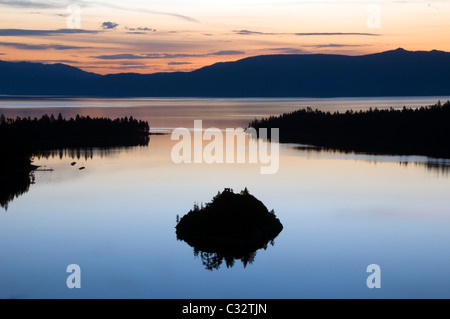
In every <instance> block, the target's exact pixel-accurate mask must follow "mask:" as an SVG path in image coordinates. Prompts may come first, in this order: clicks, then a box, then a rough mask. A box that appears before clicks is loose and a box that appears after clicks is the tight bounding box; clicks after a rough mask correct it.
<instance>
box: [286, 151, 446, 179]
mask: <svg viewBox="0 0 450 319" xmlns="http://www.w3.org/2000/svg"><path fill="white" fill-rule="evenodd" d="M292 148H294V149H296V150H299V151H301V152H302V153H303V154H306V155H318V156H327V157H333V158H344V159H359V160H364V161H366V162H369V163H380V162H396V163H398V164H399V165H400V166H403V167H407V166H411V165H414V166H418V167H423V168H425V169H426V170H427V171H429V172H430V173H436V174H437V175H442V176H444V177H448V175H449V173H450V159H444V158H432V157H427V156H421V155H417V156H416V155H398V154H380V153H369V152H355V151H352V150H345V149H335V148H328V147H316V146H312V145H300V144H292Z"/></svg>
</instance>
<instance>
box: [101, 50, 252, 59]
mask: <svg viewBox="0 0 450 319" xmlns="http://www.w3.org/2000/svg"><path fill="white" fill-rule="evenodd" d="M242 54H245V52H244V51H231V50H230V51H217V52H211V53H204V54H186V53H176V54H172V53H149V54H140V55H138V54H128V53H126V54H111V55H97V56H92V58H95V59H100V60H141V59H142V60H143V59H176V58H199V57H206V56H225V55H242Z"/></svg>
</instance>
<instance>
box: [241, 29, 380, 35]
mask: <svg viewBox="0 0 450 319" xmlns="http://www.w3.org/2000/svg"><path fill="white" fill-rule="evenodd" d="M232 32H234V33H235V34H240V35H296V36H339V35H342V36H344V35H354V36H355V35H360V36H380V34H376V33H360V32H300V33H289V32H284V33H283V32H279V33H270V32H260V31H250V30H233V31H232Z"/></svg>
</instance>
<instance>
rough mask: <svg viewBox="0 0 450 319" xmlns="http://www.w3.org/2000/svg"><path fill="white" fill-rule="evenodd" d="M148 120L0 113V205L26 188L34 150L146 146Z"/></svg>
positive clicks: (30, 179) (36, 151)
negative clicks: (26, 115)
mask: <svg viewBox="0 0 450 319" xmlns="http://www.w3.org/2000/svg"><path fill="white" fill-rule="evenodd" d="M149 129H150V128H149V124H148V123H147V122H144V121H138V120H136V119H134V118H133V117H129V118H128V117H125V118H121V119H115V120H111V119H108V118H91V117H89V116H86V117H84V116H79V115H77V116H76V117H75V118H70V119H65V118H63V117H62V115H61V114H59V115H58V116H57V117H55V116H53V115H50V116H48V115H44V116H42V117H41V118H40V119H38V118H33V119H31V118H30V117H26V118H20V117H17V118H15V119H12V118H6V117H5V116H4V115H1V116H0V148H1V152H0V206H2V207H5V208H7V207H8V203H9V202H10V201H11V200H12V199H14V198H15V197H17V196H19V195H21V194H23V193H25V192H27V191H28V189H29V186H30V184H31V183H32V181H33V180H32V176H30V172H31V171H33V170H35V169H36V168H37V167H36V166H33V165H32V164H31V162H32V157H33V155H34V154H37V153H40V152H42V151H47V150H54V149H63V148H87V147H102V148H103V147H119V146H147V145H148V143H149Z"/></svg>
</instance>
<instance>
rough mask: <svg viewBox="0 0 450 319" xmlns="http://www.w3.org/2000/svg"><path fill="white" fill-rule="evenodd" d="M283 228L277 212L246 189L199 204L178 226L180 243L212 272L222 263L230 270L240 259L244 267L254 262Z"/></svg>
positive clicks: (225, 191) (217, 196) (227, 192)
mask: <svg viewBox="0 0 450 319" xmlns="http://www.w3.org/2000/svg"><path fill="white" fill-rule="evenodd" d="M282 229H283V225H282V224H281V222H280V220H279V219H278V218H277V217H276V216H275V213H274V211H273V210H272V211H270V212H269V210H268V209H267V207H266V206H265V205H264V204H263V203H262V202H261V201H260V200H258V199H257V198H255V197H254V196H253V195H251V194H250V193H249V192H248V190H247V188H245V189H244V190H243V191H241V192H240V193H237V194H236V193H234V192H233V190H232V189H230V188H225V189H224V191H223V192H222V193H221V192H218V193H217V195H216V196H215V197H214V198H213V200H212V201H211V202H210V203H207V204H206V205H205V206H204V207H203V205H202V207H199V206H198V205H197V204H196V205H194V208H193V209H192V210H191V211H189V213H187V214H186V215H185V216H183V217H182V218H181V219H180V220H179V221H178V223H177V226H176V235H177V239H178V240H184V241H185V242H186V243H187V244H189V245H190V246H192V247H193V248H194V254H195V255H196V256H198V254H199V253H201V258H202V261H203V264H204V265H205V267H206V268H207V269H209V270H212V269H218V268H219V267H220V264H221V263H222V261H223V260H225V262H226V265H227V267H231V266H233V265H234V261H235V260H236V259H240V260H241V261H242V262H243V264H244V266H246V265H247V264H248V263H252V262H253V260H254V258H255V256H256V251H257V250H258V249H261V248H264V249H266V248H267V244H268V243H269V242H271V243H272V244H273V239H275V237H277V236H278V234H279V233H280V232H281V231H282Z"/></svg>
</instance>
